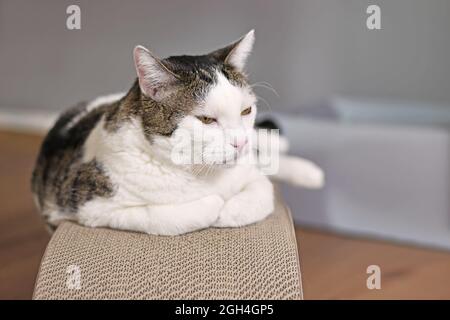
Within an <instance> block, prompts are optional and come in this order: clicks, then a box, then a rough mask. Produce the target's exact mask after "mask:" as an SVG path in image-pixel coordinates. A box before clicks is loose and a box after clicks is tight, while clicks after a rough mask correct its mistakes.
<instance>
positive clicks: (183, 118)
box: [32, 30, 323, 235]
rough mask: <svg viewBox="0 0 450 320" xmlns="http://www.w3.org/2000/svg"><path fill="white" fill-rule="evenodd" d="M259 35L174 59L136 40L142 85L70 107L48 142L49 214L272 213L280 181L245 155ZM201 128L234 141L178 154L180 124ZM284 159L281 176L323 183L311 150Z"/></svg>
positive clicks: (163, 227) (40, 190) (166, 220)
mask: <svg viewBox="0 0 450 320" xmlns="http://www.w3.org/2000/svg"><path fill="white" fill-rule="evenodd" d="M253 42H254V32H253V30H252V31H250V32H249V33H248V34H247V35H245V36H244V37H242V38H241V39H240V40H238V41H236V42H235V43H233V44H231V45H228V46H226V47H224V48H222V49H219V50H216V51H213V52H212V53H209V54H206V55H201V56H187V55H184V56H173V57H169V58H166V59H158V58H157V57H155V56H154V55H153V54H152V53H150V52H149V51H148V50H147V49H145V48H144V47H141V46H138V47H136V48H135V49H134V61H135V66H136V71H137V80H136V81H135V83H134V85H133V86H132V88H131V89H130V90H129V91H128V92H127V93H126V94H116V95H110V96H106V97H100V98H97V99H96V100H94V101H92V102H89V103H82V104H79V105H78V106H76V107H74V108H72V109H69V110H68V111H66V112H65V113H64V114H62V115H61V117H60V118H59V119H58V121H57V122H56V124H55V125H54V127H53V128H52V129H51V130H50V132H49V133H48V135H47V137H46V138H45V140H44V142H43V145H42V148H41V152H40V154H39V157H38V160H37V164H36V168H35V170H34V173H33V179H32V180H33V181H32V189H33V193H34V195H35V198H36V202H37V204H38V207H39V209H40V210H41V212H42V214H43V215H44V217H45V218H46V220H47V222H48V224H49V225H50V226H53V227H54V226H57V225H58V224H59V223H60V222H61V221H63V220H74V221H77V222H79V223H81V224H83V225H86V226H90V227H110V228H116V229H124V230H133V231H140V232H145V233H149V234H158V235H178V234H183V233H186V232H191V231H194V230H198V229H203V228H207V227H238V226H244V225H247V224H251V223H254V222H257V221H259V220H262V219H264V218H265V217H266V216H267V215H269V214H270V213H271V212H272V211H273V208H274V195H273V186H272V183H271V182H270V181H269V179H268V178H267V177H266V176H265V175H264V174H262V173H261V170H260V169H259V168H258V165H257V164H254V163H250V162H247V161H242V160H241V159H244V158H246V156H247V155H249V154H250V153H251V152H250V151H249V149H250V143H249V142H250V141H251V139H252V136H253V131H254V130H253V127H254V123H255V115H256V96H255V94H254V93H253V91H252V88H251V86H250V85H249V83H248V81H247V77H246V76H245V74H244V72H243V69H244V65H245V62H246V59H247V57H248V55H249V53H250V51H251V49H252V46H253ZM199 128H200V129H201V130H202V131H203V132H205V133H221V135H217V136H222V137H225V140H226V141H227V142H226V143H222V142H223V139H202V141H201V144H202V147H203V148H200V151H199V150H197V151H196V152H197V153H199V155H200V157H201V159H204V160H205V162H204V163H202V164H198V163H193V164H191V165H190V164H177V163H176V162H174V161H173V160H172V159H173V148H174V146H175V145H176V144H177V143H178V139H177V136H178V135H177V133H179V132H188V133H189V132H191V133H193V132H194V131H195V130H198V129H199ZM230 129H232V130H230ZM192 136H195V135H192ZM205 136H208V135H205ZM210 136H216V135H210ZM219 140H220V141H219ZM197 142H198V141H197ZM211 150H212V151H213V152H211ZM217 151H219V152H217ZM279 167H280V170H279V171H278V173H277V174H276V175H275V178H276V177H278V178H280V179H282V180H288V181H290V182H291V183H294V184H297V185H303V186H306V187H311V188H314V187H320V186H321V184H322V180H323V174H322V171H321V170H320V169H319V168H318V167H317V166H315V165H314V164H312V163H311V162H309V161H307V160H303V159H300V158H294V157H289V156H287V155H280V157H279Z"/></svg>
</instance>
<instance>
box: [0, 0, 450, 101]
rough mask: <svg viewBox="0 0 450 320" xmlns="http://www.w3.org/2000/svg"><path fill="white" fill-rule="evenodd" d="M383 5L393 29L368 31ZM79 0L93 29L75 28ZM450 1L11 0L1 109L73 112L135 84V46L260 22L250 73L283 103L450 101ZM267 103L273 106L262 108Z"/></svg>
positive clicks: (3, 35) (193, 45) (206, 43)
mask: <svg viewBox="0 0 450 320" xmlns="http://www.w3.org/2000/svg"><path fill="white" fill-rule="evenodd" d="M369 3H370V4H378V5H380V6H381V10H382V30H380V31H369V30H367V29H366V26H365V20H366V13H365V9H366V7H367V5H368V4H369ZM69 4H79V5H80V6H81V10H82V29H81V30H79V31H69V30H67V29H66V27H65V19H66V13H65V10H66V7H67V6H68V5H69ZM449 15H450V1H448V0H428V1H423V0H395V1H394V0H390V1H387V0H386V1H383V0H376V1H375V0H373V1H361V0H328V1H325V0H321V1H318V0H299V1H272V0H250V1H242V0H241V1H238V0H232V1H230V0H227V1H225V0H222V1H217V0H191V1H186V0H175V1H168V0H166V1H140V0H133V1H131V0H129V1H118V0H96V1H92V0H91V1H61V0H59V1H56V0H55V1H50V0H41V1H31V0H29V1H23V0H19V1H18V0H0V108H2V107H13V108H51V109H61V108H65V107H67V106H69V105H72V104H74V103H75V102H77V101H79V100H82V99H87V98H92V97H94V96H96V95H98V94H105V93H109V92H115V91H119V90H126V89H127V87H128V86H129V85H130V84H131V82H132V81H133V78H134V69H133V64H132V56H131V52H132V48H133V47H134V46H135V45H136V44H144V45H147V46H149V47H150V48H151V49H152V50H153V51H154V52H155V53H156V54H159V55H161V56H166V55H172V54H180V53H194V54H195V53H202V52H205V51H208V50H212V49H214V48H216V47H218V46H221V45H223V44H226V43H228V42H230V41H232V40H234V39H236V38H238V37H239V36H240V35H242V34H243V33H245V32H246V31H248V30H249V29H251V28H255V29H256V45H255V50H254V54H253V56H252V57H251V59H250V63H249V71H250V75H251V80H252V81H254V82H258V81H267V82H269V83H270V84H271V85H272V86H273V87H274V88H275V89H276V90H277V92H278V94H279V97H276V95H274V94H270V92H269V91H262V90H260V91H259V92H258V93H259V94H260V95H261V96H262V97H263V98H265V99H266V100H267V101H268V102H269V104H270V105H271V106H272V108H273V109H276V108H279V107H281V108H295V107H296V106H299V105H303V104H307V103H309V102H313V101H316V100H318V99H322V98H326V97H329V96H333V95H352V96H364V97H366V96H369V97H384V98H385V97H388V98H401V99H408V100H413V99H415V100H423V101H435V102H445V103H449V102H450V90H449V89H450V63H449V57H450V36H449V35H448V31H450V19H449V18H448V17H449ZM261 106H262V105H261Z"/></svg>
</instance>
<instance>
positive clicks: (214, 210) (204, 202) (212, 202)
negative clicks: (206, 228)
mask: <svg viewBox="0 0 450 320" xmlns="http://www.w3.org/2000/svg"><path fill="white" fill-rule="evenodd" d="M199 204H200V208H199V209H200V210H203V211H205V212H207V213H209V214H208V216H209V217H210V218H211V222H214V221H215V220H217V218H218V216H219V213H220V211H221V210H222V208H223V207H224V205H225V201H224V200H223V199H222V197H220V196H219V195H216V194H213V195H210V196H206V197H204V198H202V199H200V200H199Z"/></svg>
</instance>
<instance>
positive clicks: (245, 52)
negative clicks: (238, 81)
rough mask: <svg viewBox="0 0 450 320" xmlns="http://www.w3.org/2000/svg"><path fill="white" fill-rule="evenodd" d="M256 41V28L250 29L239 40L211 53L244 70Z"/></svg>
mask: <svg viewBox="0 0 450 320" xmlns="http://www.w3.org/2000/svg"><path fill="white" fill-rule="evenodd" d="M254 42H255V30H250V32H248V33H247V34H246V35H245V36H243V37H242V38H240V39H239V40H238V41H236V42H234V43H232V44H230V45H228V46H226V47H225V48H221V49H218V50H215V51H213V52H211V53H210V55H212V56H213V57H215V58H216V59H218V60H221V61H223V62H224V63H225V64H229V65H231V66H232V67H234V68H236V69H237V70H238V71H241V72H242V71H243V70H244V67H245V63H246V62H247V58H248V56H249V55H250V53H251V52H252V49H253V43H254Z"/></svg>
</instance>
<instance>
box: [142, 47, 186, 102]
mask: <svg viewBox="0 0 450 320" xmlns="http://www.w3.org/2000/svg"><path fill="white" fill-rule="evenodd" d="M133 53H134V65H135V67H136V73H137V76H138V80H139V86H140V88H141V91H142V92H143V93H144V94H145V95H146V96H148V97H150V98H152V99H154V100H156V101H159V100H161V99H162V98H164V96H165V95H166V94H168V93H169V92H170V88H171V86H172V85H173V84H174V83H175V82H176V80H177V75H176V74H175V73H173V72H172V71H171V70H170V69H169V66H168V65H167V63H164V62H162V61H161V60H160V59H159V58H157V57H156V56H155V55H153V54H152V53H151V52H150V51H149V50H147V49H146V48H144V47H143V46H137V47H135V48H134V52H133Z"/></svg>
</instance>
